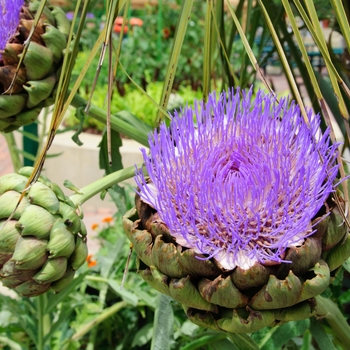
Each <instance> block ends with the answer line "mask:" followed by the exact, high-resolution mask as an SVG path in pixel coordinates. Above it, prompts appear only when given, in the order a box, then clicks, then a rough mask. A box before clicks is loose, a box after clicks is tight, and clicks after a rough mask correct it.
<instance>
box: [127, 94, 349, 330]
mask: <svg viewBox="0 0 350 350" xmlns="http://www.w3.org/2000/svg"><path fill="white" fill-rule="evenodd" d="M208 101H209V102H208V103H200V105H197V106H195V108H193V109H192V108H190V107H187V108H185V109H184V110H183V111H182V113H181V115H179V114H177V112H175V115H174V117H173V118H172V121H171V123H170V126H167V125H166V124H165V123H163V124H161V125H160V128H159V129H158V130H156V131H155V132H154V133H153V134H152V135H150V137H149V145H150V151H149V152H148V151H146V150H144V149H143V150H142V153H143V158H144V162H145V168H146V169H147V174H148V175H147V176H146V175H145V173H146V172H145V171H144V169H140V170H137V171H136V176H135V181H136V183H137V185H138V190H137V196H136V207H135V208H133V209H131V210H130V211H129V212H128V213H126V215H125V216H124V218H123V225H124V228H125V232H126V234H127V236H128V237H129V239H130V240H131V242H132V244H133V247H134V250H135V251H136V253H137V255H138V258H139V262H140V263H139V273H140V275H141V276H142V277H143V278H144V279H145V281H146V282H147V283H149V284H150V285H151V286H153V287H154V288H155V289H157V290H158V291H160V292H161V293H164V294H167V295H169V296H171V297H172V298H173V299H175V300H177V301H178V302H179V303H181V304H182V305H183V308H184V310H185V312H186V314H187V316H188V317H189V318H190V319H191V320H192V321H193V322H194V323H196V324H198V325H201V326H204V327H207V328H211V329H214V330H221V331H226V332H232V333H252V332H254V331H256V330H258V329H261V328H263V327H266V326H274V325H276V324H279V323H281V322H288V321H293V320H301V319H305V318H309V317H312V316H313V315H314V314H315V307H316V305H315V303H316V299H314V298H315V297H316V296H318V295H320V294H321V293H323V292H324V291H325V289H326V288H327V287H328V286H329V284H330V283H331V281H332V278H333V277H332V276H334V273H335V270H336V269H337V268H339V267H340V266H341V264H342V263H343V262H344V261H345V260H346V259H347V258H348V257H349V256H350V238H349V233H348V228H347V227H346V226H345V224H344V220H342V217H341V214H340V212H341V210H340V211H338V210H337V208H336V207H334V204H333V203H334V201H333V199H332V198H331V196H332V195H334V193H335V190H334V186H335V183H336V175H337V172H338V165H337V162H336V157H337V148H338V146H339V145H338V144H334V145H331V144H330V136H329V130H328V129H327V130H326V131H325V132H324V133H323V134H322V132H321V129H320V117H319V116H318V115H316V116H315V115H314V114H313V113H312V111H309V112H307V118H308V119H307V121H305V120H304V119H303V117H302V115H301V113H300V109H299V108H298V106H296V105H295V104H294V103H292V104H290V105H289V104H288V101H287V100H282V101H280V102H277V101H276V99H275V97H274V96H273V95H269V94H266V95H265V94H264V93H263V92H261V91H259V92H258V93H257V95H256V97H255V99H253V97H252V91H249V92H246V91H240V90H237V91H233V90H230V91H228V92H227V93H224V94H222V95H220V97H219V98H218V97H217V96H216V95H215V94H213V95H210V96H209V98H208Z"/></svg>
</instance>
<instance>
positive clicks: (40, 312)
mask: <svg viewBox="0 0 350 350" xmlns="http://www.w3.org/2000/svg"><path fill="white" fill-rule="evenodd" d="M44 298H45V296H44V295H39V296H38V297H37V299H36V309H37V318H38V329H37V335H38V338H37V344H36V346H37V350H43V349H44V309H45V299H44Z"/></svg>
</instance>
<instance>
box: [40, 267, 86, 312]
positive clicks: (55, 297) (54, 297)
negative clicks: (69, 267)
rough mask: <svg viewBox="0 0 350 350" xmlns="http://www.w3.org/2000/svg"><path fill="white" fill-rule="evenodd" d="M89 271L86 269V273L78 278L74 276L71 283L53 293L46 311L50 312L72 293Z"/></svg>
mask: <svg viewBox="0 0 350 350" xmlns="http://www.w3.org/2000/svg"><path fill="white" fill-rule="evenodd" d="M88 272H89V271H86V272H85V273H82V274H80V275H79V276H78V277H77V278H74V279H73V281H72V282H70V283H69V285H68V286H67V287H66V288H65V289H64V290H63V291H62V292H60V293H58V294H55V295H51V296H50V302H49V303H48V304H47V307H46V309H45V313H46V314H48V313H50V312H51V311H53V309H54V308H55V307H56V306H57V305H58V304H59V303H60V302H61V301H62V300H63V299H64V298H65V297H66V296H67V295H68V294H70V293H71V292H72V291H73V290H75V288H76V287H77V286H79V284H80V283H81V282H82V281H83V279H84V278H85V275H86V274H87V273H88Z"/></svg>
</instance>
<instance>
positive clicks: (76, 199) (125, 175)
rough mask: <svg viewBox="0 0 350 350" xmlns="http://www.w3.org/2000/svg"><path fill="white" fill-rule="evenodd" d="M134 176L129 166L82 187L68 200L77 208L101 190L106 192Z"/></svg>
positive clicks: (132, 169)
mask: <svg viewBox="0 0 350 350" xmlns="http://www.w3.org/2000/svg"><path fill="white" fill-rule="evenodd" d="M134 175H135V167H134V166H131V167H129V168H125V169H122V170H118V171H116V172H114V173H112V174H109V175H107V176H105V177H103V178H101V179H98V180H97V181H94V182H93V183H91V184H89V185H87V186H85V187H83V188H82V189H80V190H79V192H78V193H75V194H73V195H72V196H71V197H70V199H71V200H72V201H73V203H74V204H75V205H77V206H79V205H81V204H83V203H84V202H86V201H87V200H88V199H90V198H91V197H93V196H94V195H96V194H97V193H100V192H102V191H103V190H106V189H108V188H110V187H112V186H113V185H115V184H117V183H119V182H121V181H124V180H127V179H130V178H132V177H133V176H134Z"/></svg>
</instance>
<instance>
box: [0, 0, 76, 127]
mask: <svg viewBox="0 0 350 350" xmlns="http://www.w3.org/2000/svg"><path fill="white" fill-rule="evenodd" d="M4 6H6V5H4ZM18 6H20V5H18V2H16V3H13V5H11V6H10V7H9V8H7V9H6V10H7V11H10V14H9V15H8V16H7V17H6V18H9V19H10V20H7V19H6V18H5V19H4V21H5V22H4V24H3V28H2V31H3V32H4V35H2V37H1V40H0V131H3V132H10V131H13V130H16V129H18V128H19V127H21V126H23V125H27V124H30V123H32V122H33V121H36V120H37V118H38V115H39V113H40V111H41V109H42V108H43V107H46V106H49V105H51V104H52V103H53V101H54V100H53V97H54V91H55V87H56V84H57V81H58V74H59V73H60V71H61V67H62V62H63V56H64V51H65V50H66V47H67V41H68V35H69V31H70V29H69V28H70V23H69V21H68V19H67V18H66V15H65V13H64V12H63V11H62V10H61V9H60V8H55V7H52V6H51V5H49V4H46V5H45V6H44V8H43V9H42V8H41V5H40V1H29V2H28V1H25V2H24V4H23V5H22V6H21V8H18ZM39 9H41V10H43V11H42V14H41V16H40V19H39V21H38V22H37V23H36V26H35V29H34V30H33V28H34V18H35V17H36V14H37V11H38V10H39ZM16 18H18V20H17V21H16ZM6 21H8V22H9V23H6ZM6 31H8V33H6ZM29 35H31V37H30V41H29V45H28V50H27V52H26V54H25V55H24V45H25V43H26V42H27V41H28V39H29ZM23 55H24V56H23ZM21 57H23V61H22V62H21V66H20V67H19V70H18V72H17V69H18V67H17V66H18V63H19V62H20V58H21ZM15 73H16V80H15V81H14V82H13V77H14V76H15Z"/></svg>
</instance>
